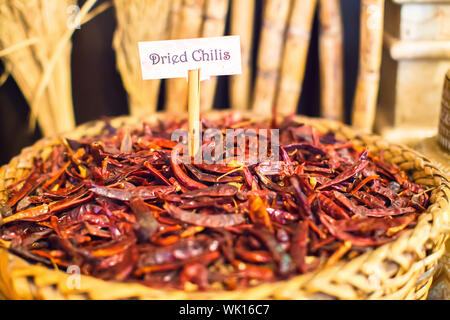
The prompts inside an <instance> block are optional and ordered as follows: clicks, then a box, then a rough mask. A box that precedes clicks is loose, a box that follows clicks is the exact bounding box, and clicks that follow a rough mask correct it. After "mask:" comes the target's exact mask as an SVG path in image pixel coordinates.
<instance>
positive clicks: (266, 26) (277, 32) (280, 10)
mask: <svg viewBox="0 0 450 320" xmlns="http://www.w3.org/2000/svg"><path fill="white" fill-rule="evenodd" d="M289 6H290V1H287V0H267V1H266V2H265V7H264V17H263V26H262V30H261V40H260V43H259V49H258V62H257V74H256V82H255V88H254V92H253V94H254V96H253V106H252V108H253V112H255V113H259V114H269V113H270V112H271V109H272V104H273V102H274V98H275V89H276V83H277V81H278V74H279V68H280V62H281V54H282V49H283V41H284V32H285V30H286V25H287V19H288V13H289Z"/></svg>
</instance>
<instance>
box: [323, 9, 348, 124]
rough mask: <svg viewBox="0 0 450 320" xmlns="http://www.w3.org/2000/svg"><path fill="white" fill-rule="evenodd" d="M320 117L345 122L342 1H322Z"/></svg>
mask: <svg viewBox="0 0 450 320" xmlns="http://www.w3.org/2000/svg"><path fill="white" fill-rule="evenodd" d="M319 21H320V35H319V66H320V91H321V116H322V117H324V118H328V119H333V120H343V117H344V107H343V105H344V101H343V66H342V64H343V60H342V37H343V36H342V19H341V8H340V1H339V0H320V6H319Z"/></svg>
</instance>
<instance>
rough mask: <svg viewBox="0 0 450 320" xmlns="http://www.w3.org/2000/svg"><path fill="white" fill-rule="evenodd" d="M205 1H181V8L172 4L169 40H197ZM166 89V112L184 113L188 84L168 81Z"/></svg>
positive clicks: (176, 3) (179, 81)
mask: <svg viewBox="0 0 450 320" xmlns="http://www.w3.org/2000/svg"><path fill="white" fill-rule="evenodd" d="M204 2H205V0H183V1H182V2H181V6H180V4H179V2H178V1H175V2H174V6H175V7H172V8H173V9H172V13H171V15H170V21H171V23H173V22H176V23H175V24H174V26H171V31H170V34H171V39H190V38H197V37H199V36H200V34H201V30H202V21H203V6H204ZM166 83H167V87H166V110H167V111H169V112H180V111H185V110H186V108H187V96H188V84H187V81H186V79H168V80H167V82H166Z"/></svg>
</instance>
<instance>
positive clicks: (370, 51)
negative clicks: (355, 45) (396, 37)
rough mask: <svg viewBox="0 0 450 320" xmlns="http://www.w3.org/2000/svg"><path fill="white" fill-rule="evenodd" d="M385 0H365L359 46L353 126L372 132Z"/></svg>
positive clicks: (363, 0)
mask: <svg viewBox="0 0 450 320" xmlns="http://www.w3.org/2000/svg"><path fill="white" fill-rule="evenodd" d="M383 16H384V0H362V1H361V22H360V46H359V72H358V80H357V83H356V93H355V98H354V100H353V117H352V124H353V125H354V126H355V127H357V128H360V129H362V130H364V131H366V132H371V131H372V128H373V124H374V121H375V111H376V103H377V96H378V86H379V80H380V64H381V55H382V48H383Z"/></svg>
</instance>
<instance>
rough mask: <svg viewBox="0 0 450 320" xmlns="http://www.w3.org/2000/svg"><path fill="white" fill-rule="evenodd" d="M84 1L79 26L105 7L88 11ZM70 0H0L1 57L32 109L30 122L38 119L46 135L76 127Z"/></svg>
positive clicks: (92, 1) (90, 3)
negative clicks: (72, 83) (73, 102)
mask: <svg viewBox="0 0 450 320" xmlns="http://www.w3.org/2000/svg"><path fill="white" fill-rule="evenodd" d="M95 3H96V0H88V1H87V2H86V3H85V4H84V5H83V7H82V8H81V10H79V12H78V13H77V15H76V19H75V22H79V24H82V23H84V22H87V21H88V20H89V19H91V18H93V17H94V16H95V15H96V14H98V13H100V12H102V11H103V10H105V8H106V7H107V6H105V5H102V6H100V8H97V9H96V10H94V11H96V12H91V13H90V14H89V10H90V9H91V8H92V7H93V6H94V4H95ZM75 4H76V1H73V0H61V1H52V0H29V1H24V0H2V1H0V53H1V54H0V58H2V59H3V61H4V63H5V65H6V66H7V68H9V73H10V74H11V75H12V76H13V77H14V79H15V81H16V83H17V84H18V86H19V87H20V89H21V91H22V93H23V95H24V96H25V98H26V99H27V101H28V103H29V105H30V108H31V114H30V121H31V124H32V125H33V124H34V121H35V120H34V119H35V117H37V120H38V123H39V126H40V128H41V130H42V133H43V134H44V135H45V136H48V135H53V134H56V133H59V132H63V131H67V130H70V129H72V128H73V127H74V125H75V120H74V114H73V106H72V92H71V72H70V54H71V42H70V38H71V36H72V33H73V32H74V30H75V29H76V28H77V24H76V23H71V22H73V21H71V20H70V16H69V15H68V14H69V13H72V11H70V10H69V9H70V8H71V6H73V5H75Z"/></svg>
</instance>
